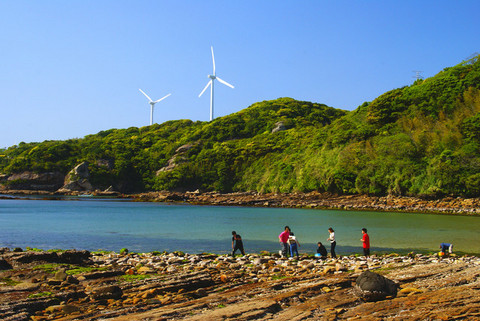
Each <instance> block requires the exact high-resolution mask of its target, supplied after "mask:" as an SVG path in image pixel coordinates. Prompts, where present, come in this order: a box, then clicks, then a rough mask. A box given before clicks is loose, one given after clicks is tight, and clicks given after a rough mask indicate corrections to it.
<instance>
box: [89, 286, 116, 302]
mask: <svg viewBox="0 0 480 321" xmlns="http://www.w3.org/2000/svg"><path fill="white" fill-rule="evenodd" d="M122 295H123V291H122V289H121V288H120V287H119V286H117V285H107V286H102V287H98V288H94V289H93V290H92V291H91V293H90V297H91V298H92V299H93V300H108V299H114V300H117V299H120V298H121V297H122Z"/></svg>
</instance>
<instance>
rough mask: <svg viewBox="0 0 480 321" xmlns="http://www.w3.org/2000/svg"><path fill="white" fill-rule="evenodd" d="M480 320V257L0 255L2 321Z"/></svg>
mask: <svg viewBox="0 0 480 321" xmlns="http://www.w3.org/2000/svg"><path fill="white" fill-rule="evenodd" d="M366 271H368V272H366ZM372 272H373V273H372ZM367 273H368V274H367ZM362 276H364V277H374V278H376V277H378V278H379V280H380V282H385V283H386V284H387V283H388V284H390V288H392V287H393V288H394V289H393V290H392V291H390V292H387V293H385V294H384V295H380V296H379V295H378V294H379V293H380V292H378V291H377V292H375V291H374V290H372V289H367V288H365V287H364V286H363V285H362V284H363V283H364V282H362V284H360V281H359V280H360V278H361V277H362ZM367 281H368V280H367ZM362 293H363V294H362ZM365 293H367V294H368V293H369V294H372V293H373V294H375V296H374V298H373V297H372V296H371V295H370V296H368V295H365ZM380 294H381V293H380ZM372 301H374V302H372ZM479 317H480V258H478V257H474V256H462V257H456V256H451V257H442V258H441V257H437V256H426V255H421V254H414V253H411V254H409V255H407V256H399V255H396V254H390V255H385V256H381V257H376V256H373V257H370V258H368V259H366V258H364V257H354V256H348V257H341V258H339V259H337V260H332V259H327V260H324V261H322V260H318V259H315V258H314V257H311V256H306V255H305V256H302V257H300V258H299V259H298V260H288V259H282V258H280V257H279V256H278V255H276V254H271V253H260V254H247V255H246V256H237V257H235V258H233V257H230V256H225V255H215V254H207V253H203V254H185V253H182V252H174V253H155V252H154V253H123V254H117V253H89V252H88V251H75V250H69V251H61V252H42V251H21V249H15V250H10V249H6V248H5V249H1V250H0V319H1V320H8V321H12V320H37V321H39V320H343V319H348V320H385V319H389V320H406V319H408V320H475V319H478V318H479Z"/></svg>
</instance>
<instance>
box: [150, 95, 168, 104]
mask: <svg viewBox="0 0 480 321" xmlns="http://www.w3.org/2000/svg"><path fill="white" fill-rule="evenodd" d="M170 95H171V94H168V95H166V96H165V97H163V98H160V99H159V100H155V101H154V103H155V104H156V103H158V102H159V101H162V100H164V99H165V98H167V97H168V96H170Z"/></svg>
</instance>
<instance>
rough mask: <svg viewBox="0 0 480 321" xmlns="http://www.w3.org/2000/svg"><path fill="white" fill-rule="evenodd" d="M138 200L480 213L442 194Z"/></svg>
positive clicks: (165, 195)
mask: <svg viewBox="0 0 480 321" xmlns="http://www.w3.org/2000/svg"><path fill="white" fill-rule="evenodd" d="M133 199H134V200H138V201H156V202H187V203H192V204H208V205H224V206H261V207H289V208H319V209H342V210H372V211H397V212H418V213H443V214H463V215H480V199H479V198H469V199H466V198H460V197H456V198H454V197H446V198H442V199H435V200H428V199H421V198H416V197H406V196H391V195H389V196H369V195H336V194H331V193H318V192H310V193H284V194H260V193H257V192H239V193H229V194H221V193H215V192H210V193H200V192H187V193H175V192H150V193H142V194H137V195H134V196H133Z"/></svg>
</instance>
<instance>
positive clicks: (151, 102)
mask: <svg viewBox="0 0 480 321" xmlns="http://www.w3.org/2000/svg"><path fill="white" fill-rule="evenodd" d="M138 90H140V92H141V93H142V94H144V95H145V97H147V99H148V102H149V103H150V125H152V124H153V108H154V107H155V104H156V103H158V102H159V101H162V100H164V99H165V98H167V97H168V96H170V95H171V94H168V95H166V96H165V97H163V98H160V99H159V100H155V101H153V100H152V98H150V97H148V95H147V94H146V93H144V92H143V90H141V89H138Z"/></svg>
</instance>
